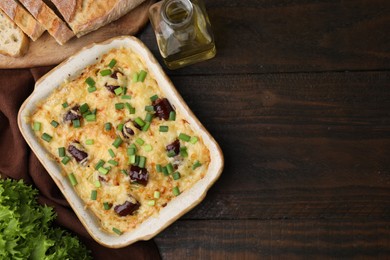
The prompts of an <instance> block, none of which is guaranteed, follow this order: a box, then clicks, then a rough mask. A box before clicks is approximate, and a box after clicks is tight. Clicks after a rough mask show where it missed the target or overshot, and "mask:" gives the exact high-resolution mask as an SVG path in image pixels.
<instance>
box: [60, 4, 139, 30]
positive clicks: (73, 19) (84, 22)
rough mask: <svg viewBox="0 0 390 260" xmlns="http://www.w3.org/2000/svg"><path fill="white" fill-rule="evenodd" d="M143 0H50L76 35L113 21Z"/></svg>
mask: <svg viewBox="0 0 390 260" xmlns="http://www.w3.org/2000/svg"><path fill="white" fill-rule="evenodd" d="M144 1H145V0H71V1H69V2H68V3H66V2H67V1H62V0H52V2H53V3H54V4H55V5H56V7H57V9H58V11H59V12H60V13H61V14H62V16H63V17H64V19H65V20H66V22H67V23H68V24H69V26H70V27H71V28H72V30H73V32H74V33H75V34H76V36H77V37H80V36H82V35H84V34H87V33H89V32H91V31H94V30H96V29H98V28H100V27H102V26H104V25H106V24H108V23H110V22H112V21H115V20H117V19H119V18H120V17H122V16H123V15H125V14H126V13H128V12H129V11H130V10H132V9H134V8H135V7H137V6H138V5H140V4H141V3H142V2H144Z"/></svg>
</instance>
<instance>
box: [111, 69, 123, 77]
mask: <svg viewBox="0 0 390 260" xmlns="http://www.w3.org/2000/svg"><path fill="white" fill-rule="evenodd" d="M118 74H120V75H123V73H122V72H120V71H117V70H115V71H114V72H113V73H112V74H111V76H110V77H111V78H113V79H118Z"/></svg>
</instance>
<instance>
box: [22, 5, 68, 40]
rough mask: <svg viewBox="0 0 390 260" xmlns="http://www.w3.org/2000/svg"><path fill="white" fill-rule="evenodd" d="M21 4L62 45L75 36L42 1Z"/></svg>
mask: <svg viewBox="0 0 390 260" xmlns="http://www.w3.org/2000/svg"><path fill="white" fill-rule="evenodd" d="M19 2H21V3H22V4H23V5H24V7H25V8H26V9H27V10H28V11H29V12H30V13H31V14H32V15H33V16H34V17H35V19H37V20H38V22H40V23H41V24H42V25H43V26H44V27H45V28H46V30H47V31H48V32H49V33H50V35H51V36H53V37H54V39H55V40H56V41H57V42H58V43H59V44H60V45H63V44H64V43H66V42H67V41H68V40H70V39H71V38H72V37H73V36H74V33H73V32H72V31H71V30H70V29H69V28H68V27H67V25H66V24H65V22H64V21H62V20H61V18H59V17H58V16H57V15H56V14H55V13H54V11H53V10H51V9H50V8H49V7H48V6H47V5H46V4H45V3H44V2H43V1H42V0H19ZM65 2H66V1H65Z"/></svg>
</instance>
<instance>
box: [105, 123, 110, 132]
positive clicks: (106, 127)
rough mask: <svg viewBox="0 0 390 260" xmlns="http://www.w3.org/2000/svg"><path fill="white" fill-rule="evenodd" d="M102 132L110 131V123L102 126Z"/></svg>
mask: <svg viewBox="0 0 390 260" xmlns="http://www.w3.org/2000/svg"><path fill="white" fill-rule="evenodd" d="M104 130H106V131H110V130H111V123H105V124H104Z"/></svg>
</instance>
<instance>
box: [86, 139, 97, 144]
mask: <svg viewBox="0 0 390 260" xmlns="http://www.w3.org/2000/svg"><path fill="white" fill-rule="evenodd" d="M94 143H95V141H94V140H93V139H87V140H85V144H86V145H93V144H94Z"/></svg>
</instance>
